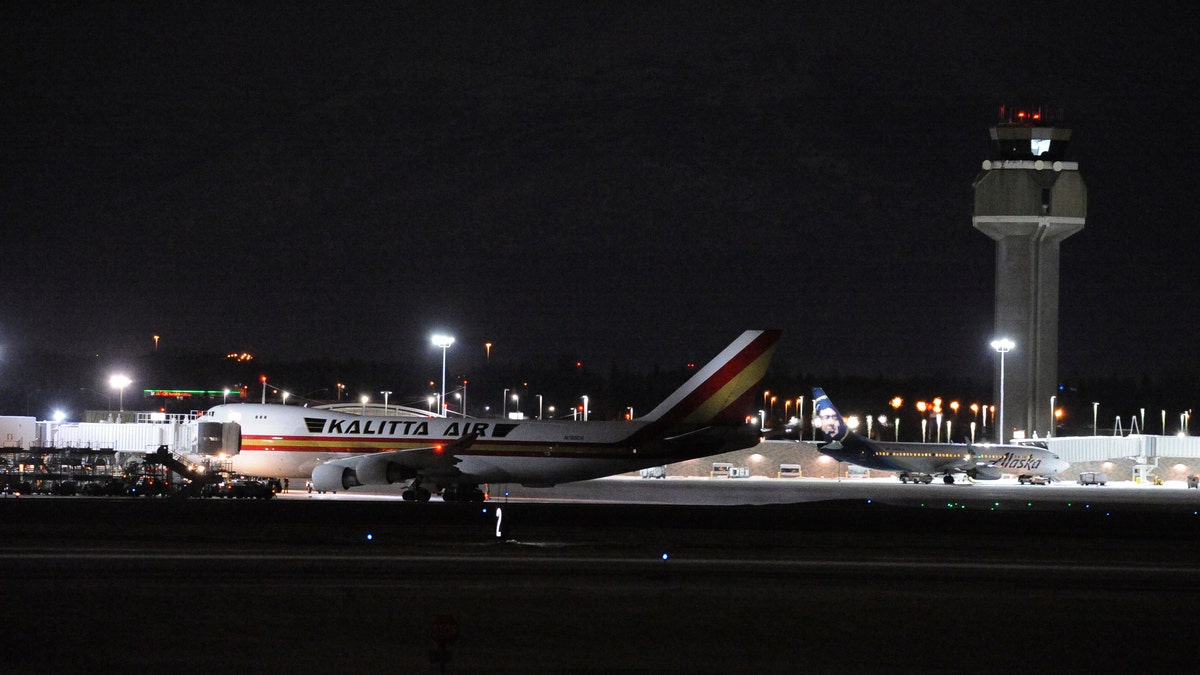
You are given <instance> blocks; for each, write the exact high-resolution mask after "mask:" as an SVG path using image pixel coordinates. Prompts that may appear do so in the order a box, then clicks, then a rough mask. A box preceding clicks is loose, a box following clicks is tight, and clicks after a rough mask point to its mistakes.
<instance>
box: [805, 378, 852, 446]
mask: <svg viewBox="0 0 1200 675" xmlns="http://www.w3.org/2000/svg"><path fill="white" fill-rule="evenodd" d="M813 401H814V405H815V406H816V409H817V426H818V427H820V429H821V431H822V432H823V433H824V434H825V442H826V443H830V442H833V441H839V442H840V441H844V440H846V436H848V435H849V434H850V427H847V426H846V420H844V419H842V414H841V413H839V412H838V410H837V408H835V407H833V402H832V401H830V400H829V397H828V396H826V395H825V391H824V390H823V389H821V388H820V387H813Z"/></svg>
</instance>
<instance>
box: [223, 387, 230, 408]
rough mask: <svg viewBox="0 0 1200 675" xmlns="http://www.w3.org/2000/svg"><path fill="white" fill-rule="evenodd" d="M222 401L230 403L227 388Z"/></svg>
mask: <svg viewBox="0 0 1200 675" xmlns="http://www.w3.org/2000/svg"><path fill="white" fill-rule="evenodd" d="M221 403H222V404H224V403H229V389H228V388H226V389H225V395H224V396H222V397H221Z"/></svg>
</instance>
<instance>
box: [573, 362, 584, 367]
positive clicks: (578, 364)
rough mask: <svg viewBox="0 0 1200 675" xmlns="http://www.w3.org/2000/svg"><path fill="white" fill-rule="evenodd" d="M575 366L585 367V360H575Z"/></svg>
mask: <svg viewBox="0 0 1200 675" xmlns="http://www.w3.org/2000/svg"><path fill="white" fill-rule="evenodd" d="M575 367H576V368H582V367H583V361H576V362H575Z"/></svg>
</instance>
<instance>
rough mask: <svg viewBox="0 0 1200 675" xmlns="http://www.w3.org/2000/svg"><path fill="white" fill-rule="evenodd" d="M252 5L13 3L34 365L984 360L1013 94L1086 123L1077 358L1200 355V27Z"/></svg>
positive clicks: (1073, 358) (11, 192) (1027, 18)
mask: <svg viewBox="0 0 1200 675" xmlns="http://www.w3.org/2000/svg"><path fill="white" fill-rule="evenodd" d="M248 4H249V5H250V6H249V7H247V6H243V3H231V4H228V5H222V4H218V3H161V6H160V5H159V4H156V3H133V4H127V3H87V4H86V7H82V8H81V7H76V6H74V4H69V5H66V6H63V7H55V6H50V7H47V6H45V5H44V4H43V3H15V4H14V3H8V4H6V8H5V9H4V10H0V12H2V16H0V53H2V54H3V59H2V66H0V67H2V68H3V83H4V88H3V92H4V93H3V97H2V99H0V101H2V111H3V112H2V114H3V120H4V123H3V125H2V126H0V133H3V142H2V143H0V153H3V154H2V157H3V159H2V161H0V172H3V174H2V180H0V190H3V195H2V198H0V218H2V219H3V222H4V232H5V233H6V236H5V242H4V243H5V245H4V247H3V261H2V262H0V281H2V283H0V297H2V298H3V302H2V304H0V343H2V344H3V348H4V350H5V353H9V352H14V351H20V350H30V349H46V350H54V351H61V352H64V353H69V354H87V355H90V354H100V355H102V356H107V355H113V357H114V358H120V357H122V356H129V355H135V354H138V353H144V352H147V351H149V350H151V349H153V347H154V345H153V342H152V337H151V336H152V335H155V334H157V335H160V336H161V343H160V349H162V350H170V351H172V352H178V353H201V352H211V353H226V352H233V351H249V352H252V353H254V354H255V355H256V356H258V357H259V358H267V359H270V358H276V359H279V358H351V357H353V358H362V359H380V360H385V361H386V360H390V359H395V358H399V357H401V356H407V355H411V354H413V353H428V355H429V356H430V357H431V358H435V357H440V354H438V353H437V352H438V351H439V350H436V349H434V348H433V347H431V346H430V344H429V335H430V334H431V333H433V332H435V331H439V330H442V331H447V332H449V333H451V334H453V335H455V336H456V337H457V338H458V343H457V344H456V345H455V347H453V348H452V349H453V351H451V358H455V357H458V358H462V356H460V355H462V354H464V352H458V354H456V352H457V351H458V350H470V352H469V353H474V354H475V355H476V356H478V355H481V354H482V353H483V343H484V342H485V341H491V342H492V343H494V345H495V346H494V347H493V358H505V359H520V360H526V361H537V360H541V359H545V360H550V359H561V358H570V359H582V360H585V361H587V362H589V363H598V364H608V363H611V362H617V363H623V364H628V365H632V366H646V365H650V364H663V365H675V364H677V363H679V362H681V361H683V360H687V359H697V360H704V359H707V358H708V357H710V356H712V355H713V354H715V353H716V351H718V350H719V349H720V348H722V347H723V346H724V345H725V344H726V343H728V342H729V341H731V340H732V339H733V338H734V337H736V335H737V334H738V333H739V332H740V331H742V330H743V329H746V328H782V329H783V330H784V343H783V344H782V346H781V347H780V350H779V352H778V353H777V356H776V358H777V362H778V363H782V364H784V365H785V366H786V367H790V368H795V369H798V370H800V371H805V372H816V373H822V372H832V371H836V372H840V373H862V374H866V375H876V374H882V375H908V374H925V373H931V372H946V373H955V374H959V375H963V376H968V377H970V376H975V377H981V378H986V377H989V376H990V369H991V363H992V360H993V358H994V354H992V353H990V350H988V348H987V342H988V340H989V339H990V338H991V337H992V329H991V326H992V304H993V275H994V258H993V256H994V248H993V243H992V241H991V240H990V239H988V237H987V236H985V235H984V234H982V233H980V232H978V231H976V230H974V229H973V228H972V226H971V209H972V192H971V183H972V181H973V180H974V178H975V177H976V175H977V174H978V172H979V170H980V163H981V162H982V160H984V159H987V158H988V157H989V156H991V151H990V147H989V141H988V127H989V126H990V125H991V124H993V123H994V122H995V121H996V119H997V111H998V108H999V106H1000V105H1001V104H1005V103H1009V104H1030V105H1037V104H1042V105H1046V106H1048V107H1053V108H1060V109H1062V110H1063V111H1064V113H1065V115H1066V118H1067V120H1068V122H1069V123H1070V125H1071V126H1072V127H1073V128H1074V130H1075V135H1074V141H1073V144H1072V150H1071V152H1070V156H1069V159H1073V160H1077V161H1079V162H1080V169H1081V171H1082V172H1083V176H1084V179H1085V180H1086V182H1087V184H1088V189H1089V204H1088V219H1087V225H1086V227H1085V229H1084V230H1083V231H1082V232H1081V233H1079V234H1077V235H1075V236H1074V237H1072V238H1071V239H1068V240H1067V241H1066V242H1064V244H1063V249H1062V253H1063V256H1062V282H1061V284H1062V290H1061V305H1062V310H1061V345H1060V346H1061V350H1060V352H1061V357H1060V361H1061V363H1060V374H1061V375H1062V376H1064V377H1068V376H1072V375H1086V376H1106V375H1108V374H1110V373H1118V374H1128V373H1133V374H1137V373H1142V372H1149V373H1157V372H1160V371H1165V370H1176V369H1178V368H1179V367H1181V366H1183V367H1187V368H1191V369H1195V367H1196V357H1195V344H1196V335H1197V328H1198V323H1200V322H1198V320H1197V307H1196V305H1197V303H1196V298H1197V292H1198V291H1200V288H1198V286H1200V281H1198V279H1197V271H1196V270H1197V266H1196V260H1197V254H1198V252H1200V241H1198V240H1200V235H1198V233H1197V227H1196V224H1195V223H1194V222H1193V221H1194V217H1195V216H1194V213H1195V211H1196V206H1195V203H1196V197H1195V194H1194V186H1195V184H1196V179H1197V166H1198V164H1197V156H1198V150H1200V148H1198V147H1197V145H1198V143H1197V134H1196V132H1195V130H1194V128H1193V123H1192V120H1193V119H1194V117H1195V114H1194V113H1193V111H1192V109H1191V108H1192V104H1193V101H1194V100H1195V99H1196V98H1197V91H1198V89H1200V88H1198V86H1197V72H1198V66H1200V63H1198V61H1200V59H1197V55H1196V50H1195V46H1194V35H1193V30H1194V28H1195V27H1196V25H1197V21H1196V17H1194V16H1186V15H1180V14H1179V13H1178V11H1173V12H1170V13H1168V12H1166V11H1161V12H1160V11H1157V10H1150V13H1148V14H1146V13H1142V12H1143V10H1133V9H1129V8H1115V9H1104V8H1101V7H1098V6H1096V5H1095V4H1093V3H1087V4H1083V3H1080V4H1078V5H1073V4H1070V3H1064V4H1060V3H1032V4H1031V3H958V2H946V3H918V4H916V5H912V4H909V3H886V4H885V3H870V4H852V5H851V7H849V8H843V7H838V5H841V4H842V3H826V2H822V3H816V2H814V3H740V2H739V3H730V4H729V5H727V6H726V8H725V9H723V10H722V9H715V10H714V9H710V8H709V6H710V4H711V3H700V4H696V3H665V4H661V3H644V2H637V3H615V2H603V3H557V2H548V3H522V2H518V3H461V4H460V3H380V6H384V7H388V9H386V10H382V11H379V10H376V9H372V7H374V5H370V4H367V5H359V4H349V5H342V4H340V3H295V4H294V5H292V4H290V3H289V5H287V6H273V8H272V9H270V10H264V9H259V8H257V7H255V6H254V5H255V4H256V3H248ZM876 4H878V5H879V6H881V7H886V9H878V8H876ZM488 5H494V6H488ZM284 7H288V8H289V9H284ZM701 8H704V9H701ZM1185 11H1190V10H1185Z"/></svg>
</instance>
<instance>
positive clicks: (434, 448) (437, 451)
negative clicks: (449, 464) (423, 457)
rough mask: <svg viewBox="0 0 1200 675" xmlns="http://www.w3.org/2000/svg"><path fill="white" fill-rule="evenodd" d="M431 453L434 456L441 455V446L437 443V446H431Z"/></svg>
mask: <svg viewBox="0 0 1200 675" xmlns="http://www.w3.org/2000/svg"><path fill="white" fill-rule="evenodd" d="M433 451H434V453H436V454H439V455H440V454H442V444H441V443H438V444H437V445H435V446H433Z"/></svg>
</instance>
